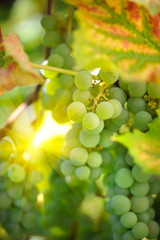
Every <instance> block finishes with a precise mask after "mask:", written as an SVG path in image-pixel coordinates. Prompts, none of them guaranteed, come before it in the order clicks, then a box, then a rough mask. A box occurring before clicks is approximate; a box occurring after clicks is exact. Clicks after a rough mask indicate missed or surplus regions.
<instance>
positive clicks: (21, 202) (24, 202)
mask: <svg viewBox="0 0 160 240" xmlns="http://www.w3.org/2000/svg"><path fill="white" fill-rule="evenodd" d="M14 204H15V206H16V207H18V208H25V207H27V205H28V200H27V198H26V197H25V196H22V197H21V198H18V199H15V200H14Z"/></svg>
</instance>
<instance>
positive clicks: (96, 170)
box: [90, 168, 102, 180]
mask: <svg viewBox="0 0 160 240" xmlns="http://www.w3.org/2000/svg"><path fill="white" fill-rule="evenodd" d="M90 171H91V173H90V179H92V180H97V179H98V178H99V177H100V176H101V174H102V169H101V168H91V169H90Z"/></svg>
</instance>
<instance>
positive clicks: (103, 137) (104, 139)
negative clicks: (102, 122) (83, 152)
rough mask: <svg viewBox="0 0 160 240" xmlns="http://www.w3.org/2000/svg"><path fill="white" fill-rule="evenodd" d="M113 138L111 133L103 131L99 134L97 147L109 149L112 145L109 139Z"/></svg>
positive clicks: (106, 130)
mask: <svg viewBox="0 0 160 240" xmlns="http://www.w3.org/2000/svg"><path fill="white" fill-rule="evenodd" d="M112 136H113V132H112V131H110V130H108V129H104V130H103V131H102V132H101V133H100V141H99V145H100V146H102V147H104V148H107V147H110V146H111V145H112V144H113V141H112V140H111V137H112Z"/></svg>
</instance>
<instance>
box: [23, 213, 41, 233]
mask: <svg viewBox="0 0 160 240" xmlns="http://www.w3.org/2000/svg"><path fill="white" fill-rule="evenodd" d="M36 221H37V218H36V215H35V213H34V212H27V213H25V214H24V215H22V219H21V223H22V225H23V227H25V228H26V229H33V228H34V227H35V225H36Z"/></svg>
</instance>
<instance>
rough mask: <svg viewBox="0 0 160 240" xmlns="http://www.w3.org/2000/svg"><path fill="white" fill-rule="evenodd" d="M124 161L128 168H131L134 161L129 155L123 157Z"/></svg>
mask: <svg viewBox="0 0 160 240" xmlns="http://www.w3.org/2000/svg"><path fill="white" fill-rule="evenodd" d="M125 161H126V163H127V164H128V165H129V166H133V161H134V159H133V157H132V156H131V155H130V154H129V153H127V154H126V155H125Z"/></svg>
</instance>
